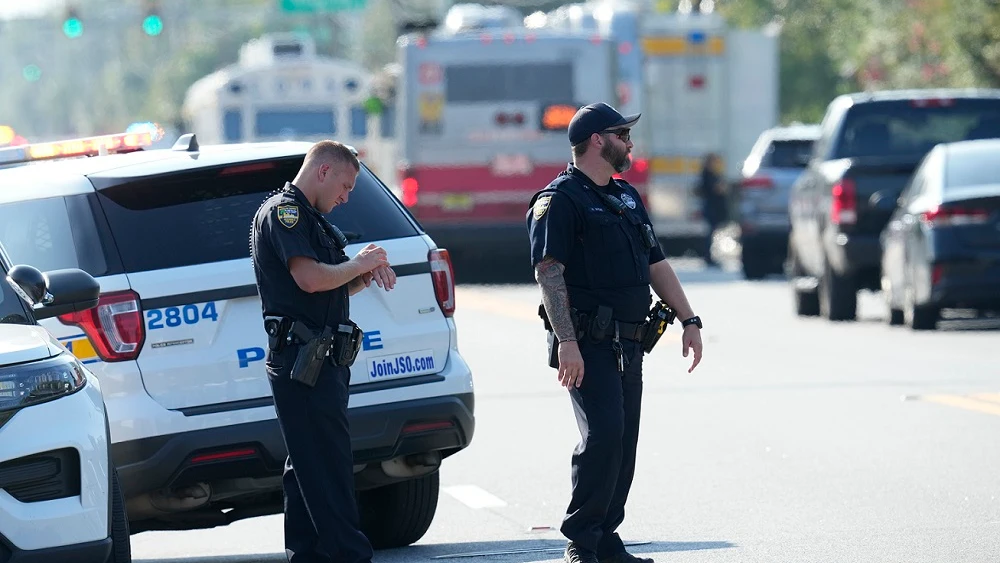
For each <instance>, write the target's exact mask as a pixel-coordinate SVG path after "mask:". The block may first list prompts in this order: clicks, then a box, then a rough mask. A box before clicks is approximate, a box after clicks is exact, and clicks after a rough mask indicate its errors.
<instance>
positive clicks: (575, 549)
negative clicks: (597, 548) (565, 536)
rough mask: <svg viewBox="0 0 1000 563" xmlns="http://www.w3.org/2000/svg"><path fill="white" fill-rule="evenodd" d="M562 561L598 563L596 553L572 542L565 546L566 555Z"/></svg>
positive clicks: (567, 562)
mask: <svg viewBox="0 0 1000 563" xmlns="http://www.w3.org/2000/svg"><path fill="white" fill-rule="evenodd" d="M563 559H564V560H565V561H566V563H598V561H597V554H596V553H594V552H593V551H590V550H589V549H584V548H582V547H580V546H578V545H576V544H575V543H573V542H569V543H568V544H566V553H565V554H563Z"/></svg>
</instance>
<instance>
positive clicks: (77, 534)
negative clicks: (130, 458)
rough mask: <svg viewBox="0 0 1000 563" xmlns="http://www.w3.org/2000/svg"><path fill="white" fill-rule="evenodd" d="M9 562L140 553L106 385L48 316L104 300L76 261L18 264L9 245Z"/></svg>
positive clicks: (2, 422)
mask: <svg viewBox="0 0 1000 563" xmlns="http://www.w3.org/2000/svg"><path fill="white" fill-rule="evenodd" d="M0 277H2V278H3V279H2V281H0V343H2V344H3V345H2V346H0V562H3V563H7V562H17V561H26V562H27V561H74V562H77V561H78V562H80V563H129V562H130V561H132V551H131V543H130V539H129V528H128V518H127V516H126V513H125V499H124V497H123V496H122V490H121V484H120V482H119V480H118V474H117V472H116V471H115V467H114V464H113V463H112V462H111V455H110V445H111V436H110V432H109V431H108V420H107V416H106V415H105V408H104V396H103V394H102V392H101V384H100V382H99V381H98V380H97V378H95V377H94V375H93V374H92V373H90V371H89V370H87V368H85V367H84V366H83V365H82V364H81V363H80V361H79V360H78V359H77V358H75V357H73V355H72V354H71V353H70V352H69V350H67V349H66V347H65V346H63V345H62V344H60V343H59V341H58V340H56V339H55V338H53V337H52V335H50V334H49V333H48V332H47V331H46V330H45V329H44V328H42V327H41V326H39V325H38V321H39V320H41V319H47V318H51V317H54V316H56V315H61V314H65V313H68V312H73V311H85V310H90V309H92V308H93V307H95V306H96V305H97V300H98V295H99V293H100V290H101V288H100V286H99V285H98V284H97V281H96V280H94V278H93V277H91V276H90V275H89V274H87V273H86V272H83V271H80V270H76V269H65V270H59V271H51V272H45V273H44V274H43V273H42V272H40V271H38V269H36V268H34V267H33V266H28V265H25V264H19V265H16V266H14V265H12V264H11V261H10V258H9V257H8V256H7V253H6V252H5V251H4V250H3V248H2V247H0Z"/></svg>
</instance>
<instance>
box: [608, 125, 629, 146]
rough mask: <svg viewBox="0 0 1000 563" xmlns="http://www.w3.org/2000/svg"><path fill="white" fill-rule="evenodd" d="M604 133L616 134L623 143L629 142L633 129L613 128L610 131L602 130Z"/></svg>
mask: <svg viewBox="0 0 1000 563" xmlns="http://www.w3.org/2000/svg"><path fill="white" fill-rule="evenodd" d="M601 134H603V135H614V136H615V137H618V138H619V139H621V140H622V142H623V143H627V142H628V140H629V138H631V136H632V134H631V129H627V128H626V129H613V130H610V131H602V132H601Z"/></svg>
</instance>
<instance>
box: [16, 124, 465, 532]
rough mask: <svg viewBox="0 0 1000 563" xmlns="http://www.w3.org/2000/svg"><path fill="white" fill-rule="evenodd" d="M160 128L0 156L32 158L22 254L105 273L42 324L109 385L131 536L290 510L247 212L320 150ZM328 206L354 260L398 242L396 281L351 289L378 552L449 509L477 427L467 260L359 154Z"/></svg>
mask: <svg viewBox="0 0 1000 563" xmlns="http://www.w3.org/2000/svg"><path fill="white" fill-rule="evenodd" d="M148 142H149V139H148V135H147V136H146V137H145V138H143V136H142V135H114V136H109V137H106V138H102V139H97V140H85V141H69V142H59V143H53V144H45V145H39V146H28V147H14V148H12V149H2V150H0V165H2V164H3V163H4V162H7V164H8V165H14V164H19V165H18V166H15V167H12V168H8V169H5V170H0V188H2V189H0V240H3V241H4V242H5V244H7V249H8V251H9V252H10V254H11V256H12V257H13V258H14V259H15V260H17V261H27V260H34V261H36V263H37V264H39V265H43V266H44V267H45V268H51V269H55V268H81V269H83V270H85V271H87V272H89V273H90V274H91V275H93V276H94V277H95V278H97V280H98V281H99V282H100V285H101V297H100V302H99V303H98V305H97V307H95V308H93V309H91V310H87V311H75V312H66V313H64V314H61V315H59V316H58V317H56V318H51V319H46V320H44V321H42V324H43V326H45V328H47V329H48V330H49V331H50V332H51V333H52V334H54V335H56V336H57V337H58V338H59V340H60V341H62V342H63V343H65V345H66V346H67V347H68V348H69V349H70V350H71V351H72V352H73V353H74V354H75V355H76V356H77V357H79V358H80V359H81V360H82V361H83V362H84V363H85V364H87V365H88V366H89V368H90V369H91V370H93V372H94V373H95V374H96V375H97V377H98V378H99V379H100V380H101V384H102V385H103V387H104V389H105V396H106V397H107V405H108V417H109V420H110V427H111V438H112V445H111V452H112V456H113V459H114V462H115V464H116V465H117V466H118V471H119V473H120V475H121V480H122V488H123V490H124V493H125V497H126V499H127V502H128V515H129V519H130V522H131V525H132V530H133V532H137V531H143V530H163V529H169V530H184V529H199V528H209V527H213V526H220V525H226V524H229V523H231V522H234V521H237V520H240V519H243V518H250V517H255V516H261V515H266V514H277V513H281V512H282V489H281V474H282V469H283V466H284V461H285V457H286V449H285V445H284V440H283V439H282V436H281V432H280V429H279V427H278V421H277V418H276V414H275V410H274V404H273V398H272V397H271V389H270V386H269V385H268V382H267V375H266V373H265V371H264V358H265V348H266V346H267V335H266V333H265V332H264V326H263V319H262V318H261V304H260V297H259V296H258V295H257V287H256V283H255V278H254V273H253V268H252V267H251V263H250V249H249V235H250V221H251V218H252V217H253V215H254V213H255V212H256V211H257V209H258V208H259V207H260V205H261V203H262V202H263V201H264V200H265V199H266V198H267V197H268V196H269V195H270V194H271V193H272V192H273V191H275V190H277V189H280V188H282V187H283V186H284V184H285V182H286V181H288V180H291V179H292V178H294V177H295V174H296V172H297V171H298V169H299V167H300V166H301V164H302V161H303V159H304V158H305V154H306V152H307V151H308V150H309V148H310V147H311V146H312V144H311V143H301V142H278V143H260V144H254V143H251V144H237V145H219V146H207V145H206V146H199V144H198V142H197V139H196V138H195V137H194V136H193V135H185V136H183V137H181V139H180V140H178V141H177V143H176V144H175V145H174V147H173V148H172V149H160V150H143V146H146V145H148ZM108 147H111V149H110V150H109V149H108ZM103 152H110V153H122V154H107V155H102V154H100V153H103ZM52 155H60V156H59V158H57V159H55V160H42V161H38V160H37V158H44V157H46V156H52ZM25 163H28V164H25ZM327 217H328V218H329V219H330V221H331V222H333V223H334V224H336V225H338V226H339V227H340V228H341V229H342V230H343V231H344V232H345V234H346V236H347V237H348V241H349V243H350V244H349V245H348V247H347V249H346V252H347V253H348V254H349V255H353V254H354V253H356V252H357V251H358V250H359V249H360V248H361V247H363V246H364V245H366V244H368V243H375V244H378V245H380V246H383V247H384V248H385V249H386V250H387V252H388V256H389V259H390V261H391V262H392V265H393V268H394V269H395V272H396V275H397V277H398V282H397V284H396V287H395V289H394V290H393V291H392V292H390V293H378V294H376V293H375V292H372V291H365V292H361V293H359V294H357V295H355V296H354V297H352V298H351V313H352V319H353V320H354V321H355V322H357V323H358V325H359V326H361V328H362V329H363V330H364V342H363V345H362V350H361V351H360V353H359V355H358V358H357V361H356V363H355V364H354V366H353V367H352V370H351V382H350V386H351V400H350V406H349V415H348V416H349V419H350V425H351V432H352V436H353V441H352V445H353V449H354V460H355V480H356V485H357V489H358V491H359V504H360V506H359V508H360V511H361V515H362V526H363V528H364V530H365V532H366V533H367V534H368V536H369V538H370V539H371V541H372V543H373V544H374V545H375V546H376V547H393V546H402V545H407V544H409V543H412V542H415V541H417V540H418V539H420V537H421V536H422V535H423V534H424V532H425V531H426V530H427V528H428V527H429V526H430V524H431V521H432V519H433V517H434V514H435V511H436V507H437V499H438V493H439V473H438V469H439V467H440V466H441V463H442V460H443V459H445V458H447V457H449V456H451V455H453V454H455V453H457V452H459V451H461V450H462V449H464V448H465V447H466V446H468V445H469V443H470V441H471V439H472V436H473V432H474V427H475V418H474V415H473V411H474V395H473V384H472V371H471V369H470V368H469V365H468V364H467V363H466V362H465V360H464V359H463V358H462V355H461V354H460V353H459V351H458V345H457V328H456V325H455V320H454V317H453V314H454V311H455V287H454V272H453V270H452V266H451V261H450V258H449V255H448V252H447V250H445V249H442V248H438V247H437V245H436V244H435V243H434V241H433V240H432V239H431V238H430V237H428V236H427V235H426V234H425V233H424V232H423V230H422V229H421V227H420V224H419V223H417V222H416V221H415V220H414V218H413V217H412V216H411V215H410V214H409V213H408V212H407V210H406V208H405V207H404V206H403V205H402V203H401V202H400V201H399V200H398V199H396V197H395V196H394V195H393V194H392V193H391V192H390V191H389V190H388V189H387V188H386V187H385V185H384V184H383V183H382V182H381V181H380V180H379V179H378V178H377V177H376V176H375V175H374V174H372V173H371V171H370V170H369V169H368V168H367V167H366V166H364V165H363V164H362V168H361V172H360V174H359V176H358V179H357V184H356V187H355V189H354V191H353V192H352V193H351V199H350V202H349V203H348V204H346V205H342V206H337V207H336V208H335V209H334V210H333V212H332V213H330V214H328V215H327ZM386 366H389V367H391V368H392V369H386Z"/></svg>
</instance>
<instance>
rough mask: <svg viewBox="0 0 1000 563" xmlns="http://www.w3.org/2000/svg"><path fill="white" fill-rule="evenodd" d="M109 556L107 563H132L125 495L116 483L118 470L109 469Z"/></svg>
mask: <svg viewBox="0 0 1000 563" xmlns="http://www.w3.org/2000/svg"><path fill="white" fill-rule="evenodd" d="M109 494H110V495H111V554H110V555H108V563H132V544H131V538H130V534H129V529H128V515H127V514H126V512H125V495H124V494H122V487H121V484H120V483H119V482H118V470H117V469H115V468H113V467H112V469H111V490H110V491H109Z"/></svg>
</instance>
